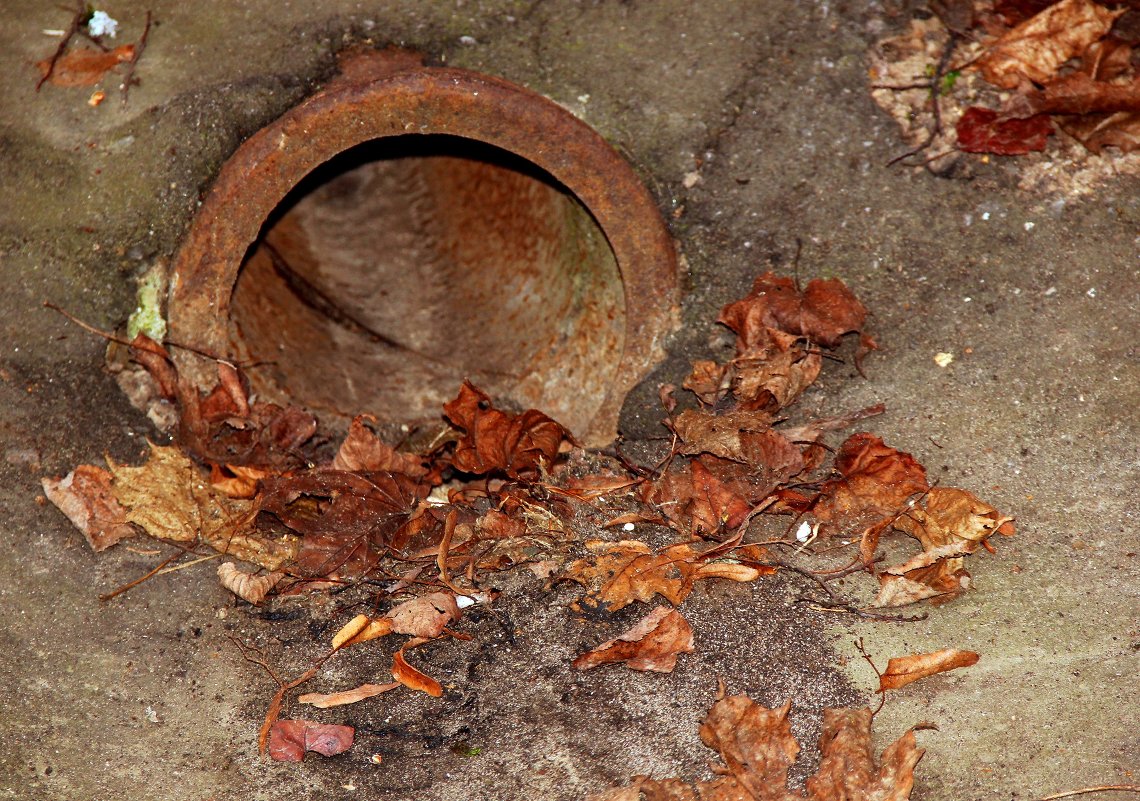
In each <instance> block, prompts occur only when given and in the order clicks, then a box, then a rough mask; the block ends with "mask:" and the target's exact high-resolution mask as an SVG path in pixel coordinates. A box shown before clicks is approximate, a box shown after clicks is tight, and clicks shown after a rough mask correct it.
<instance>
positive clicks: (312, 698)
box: [297, 681, 401, 709]
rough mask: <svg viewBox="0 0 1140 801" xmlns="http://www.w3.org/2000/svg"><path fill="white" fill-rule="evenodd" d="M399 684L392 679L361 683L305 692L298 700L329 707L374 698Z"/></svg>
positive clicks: (317, 706) (316, 705)
mask: <svg viewBox="0 0 1140 801" xmlns="http://www.w3.org/2000/svg"><path fill="white" fill-rule="evenodd" d="M399 686H401V685H400V683H399V682H398V681H390V682H388V683H387V684H361V685H360V686H359V687H354V688H352V689H351V690H341V691H340V692H338V693H305V694H304V695H302V696H300V697H299V698H298V699H297V700H298V701H300V702H301V703H302V704H312V705H313V706H315V707H316V708H317V709H328V708H329V707H333V706H344V705H345V704H355V703H356V702H357V701H363V700H364V699H366V698H372V697H373V696H376V695H380V694H381V693H386V692H388V691H389V690H394V689H396V688H397V687H399Z"/></svg>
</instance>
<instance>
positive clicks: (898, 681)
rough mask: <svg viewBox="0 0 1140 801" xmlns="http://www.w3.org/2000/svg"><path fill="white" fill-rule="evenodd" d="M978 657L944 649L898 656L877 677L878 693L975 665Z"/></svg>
mask: <svg viewBox="0 0 1140 801" xmlns="http://www.w3.org/2000/svg"><path fill="white" fill-rule="evenodd" d="M977 661H978V655H977V654H976V653H974V652H973V651H961V650H959V649H957V648H944V649H942V650H941V651H934V652H932V653H929V654H911V655H910V656H900V657H895V658H894V659H891V660H890V661H889V662H887V669H886V670H885V671H884V672H883V674H882V675H881V676H879V692H884V691H885V690H897V689H898V688H899V687H905V686H906V685H908V684H910V683H911V682H913V681H918V680H919V679H924V678H926V677H927V676H933V675H935V674H936V673H944V672H946V671H947V670H954V669H956V668H960V667H969V666H970V665H973V664H975V663H977Z"/></svg>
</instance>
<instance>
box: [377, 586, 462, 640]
mask: <svg viewBox="0 0 1140 801" xmlns="http://www.w3.org/2000/svg"><path fill="white" fill-rule="evenodd" d="M461 614H462V613H461V612H460V611H459V607H458V606H457V605H456V602H455V594H454V593H450V592H433V593H431V594H430V595H424V596H421V597H419V598H413V599H412V600H410V601H405V602H404V603H402V604H400V605H399V606H397V607H396V608H394V609H393V610H392V611H391V612H389V613H388V614H387V615H386V616H385V617H387V618H388V619H390V620H391V621H392V631H394V632H395V633H397V634H411V635H412V636H414V637H423V638H425V639H432V638H434V637H438V636H439V635H440V634H442V633H443V630H444V628H446V627H447V624H448V623H451V622H452V621H455V620H458V619H459V616H460V615H461Z"/></svg>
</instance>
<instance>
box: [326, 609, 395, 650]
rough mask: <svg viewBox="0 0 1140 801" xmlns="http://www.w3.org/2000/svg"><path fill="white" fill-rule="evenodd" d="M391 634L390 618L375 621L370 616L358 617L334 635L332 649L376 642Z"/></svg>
mask: <svg viewBox="0 0 1140 801" xmlns="http://www.w3.org/2000/svg"><path fill="white" fill-rule="evenodd" d="M391 633H392V621H391V620H390V619H389V618H386V617H381V618H376V619H375V620H373V619H372V618H370V617H368V615H357V616H356V617H354V618H353V619H352V620H350V621H348V622H347V623H345V624H344V625H343V626H342V627H341V629H340V631H338V632H337V633H336V634H334V635H333V639H332V647H333V649H334V650H336V649H339V648H344V647H345V646H348V645H357V644H359V643H362V642H367V641H368V640H375V639H376V638H378V637H383V636H385V635H387V634H391Z"/></svg>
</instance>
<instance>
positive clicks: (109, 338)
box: [44, 300, 238, 367]
mask: <svg viewBox="0 0 1140 801" xmlns="http://www.w3.org/2000/svg"><path fill="white" fill-rule="evenodd" d="M44 308H45V309H51V310H52V311H54V312H59V313H60V314H62V315H63V316H64V317H66V318H67V319H68V320H70V321H71V322H73V323H75V324H76V325H77V326H79V327H80V328H82V329H83V330H84V331H87V332H88V333H90V334H94V335H95V336H97V337H102V338H103V339H105V340H107V341H108V342H114V343H116V344H119V345H123V346H124V347H127V348H133V347H134V343H133V342H130V341H129V340H126V339H123V338H122V337H117V336H115V335H114V334H111V333H108V332H107V331H103V330H102V329H99V328H96V327H95V326H93V325H91V324H90V323H85V322H83V320H80V319H79V318H78V317H76V316H75V315H74V314H72V313H71V312H69V311H67V310H66V309H64V308H62V307H61V306H57V305H56V304H54V303H52V302H51V301H50V300H45V301H44ZM159 344H161V345H163V346H165V347H170V348H178V349H179V350H185V351H189V352H190V353H194V354H196V355H198V356H201V357H203V358H205V359H210V360H211V361H215V362H221V363H223V364H228V365H230V366H231V367H238V365H237V364H234V362H232V361H230V360H229V359H223V358H222V357H221V356H215V355H214V354H212V353H209V352H207V351H204V350H199V349H198V348H195V347H194V346H193V345H183V344H181V343H179V342H171V341H170V340H164V341H163V342H161V343H159Z"/></svg>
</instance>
